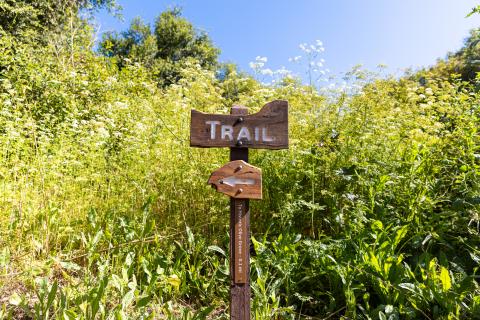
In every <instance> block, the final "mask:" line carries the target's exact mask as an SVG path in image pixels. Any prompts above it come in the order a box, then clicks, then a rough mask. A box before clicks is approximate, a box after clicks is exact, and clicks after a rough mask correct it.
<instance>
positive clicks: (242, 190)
mask: <svg viewBox="0 0 480 320" xmlns="http://www.w3.org/2000/svg"><path fill="white" fill-rule="evenodd" d="M208 184H211V185H212V186H213V187H215V189H217V191H218V192H221V193H224V194H226V195H229V196H230V197H233V198H237V199H262V170H260V169H259V168H257V167H254V166H252V165H250V164H248V163H246V162H245V161H243V160H236V161H231V162H229V163H227V164H226V165H224V166H223V167H221V168H220V169H217V170H215V171H214V172H213V173H212V175H211V176H210V179H208Z"/></svg>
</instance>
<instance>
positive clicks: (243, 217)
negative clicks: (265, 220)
mask: <svg viewBox="0 0 480 320" xmlns="http://www.w3.org/2000/svg"><path fill="white" fill-rule="evenodd" d="M230 113H231V114H232V115H238V116H240V117H241V116H246V115H247V114H248V109H247V108H246V107H243V106H233V107H232V110H231V112H230ZM239 143H241V141H239ZM234 160H243V161H245V162H248V148H235V147H232V148H230V161H234ZM230 319H232V320H250V207H249V200H248V199H235V198H232V197H230Z"/></svg>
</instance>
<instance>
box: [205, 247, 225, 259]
mask: <svg viewBox="0 0 480 320" xmlns="http://www.w3.org/2000/svg"><path fill="white" fill-rule="evenodd" d="M208 250H210V251H215V252H218V253H220V254H221V255H222V256H224V257H225V256H226V254H225V251H224V250H223V249H222V248H220V247H218V246H208Z"/></svg>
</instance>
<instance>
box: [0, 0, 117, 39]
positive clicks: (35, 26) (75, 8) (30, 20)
mask: <svg viewBox="0 0 480 320" xmlns="http://www.w3.org/2000/svg"><path fill="white" fill-rule="evenodd" d="M100 8H107V9H109V10H114V9H118V8H119V7H118V6H117V5H116V3H115V0H62V1H59V0H2V1H0V28H1V29H3V31H6V32H8V33H10V34H13V35H15V36H18V35H22V34H23V33H26V32H34V33H38V32H43V31H45V30H52V29H55V28H56V27H58V26H61V25H62V24H63V23H65V21H66V20H67V19H68V18H69V17H71V16H77V14H78V13H79V11H80V10H81V9H85V10H90V11H92V10H98V9H100Z"/></svg>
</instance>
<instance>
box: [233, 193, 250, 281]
mask: <svg viewBox="0 0 480 320" xmlns="http://www.w3.org/2000/svg"><path fill="white" fill-rule="evenodd" d="M234 210H235V227H234V232H235V234H234V240H233V244H234V246H235V248H234V250H233V252H234V257H233V258H234V260H233V261H234V264H233V267H234V272H233V280H234V282H235V283H240V284H243V283H246V282H247V278H248V268H250V259H249V257H248V250H250V246H249V244H250V241H249V240H250V239H249V237H250V234H249V233H250V232H249V228H248V224H249V221H248V214H247V213H248V211H247V207H246V203H245V201H241V200H235V201H234Z"/></svg>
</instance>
